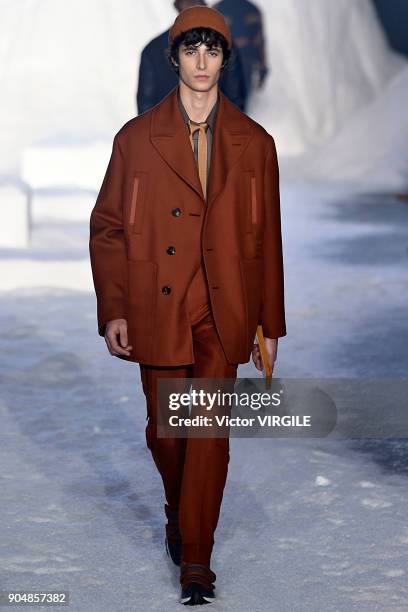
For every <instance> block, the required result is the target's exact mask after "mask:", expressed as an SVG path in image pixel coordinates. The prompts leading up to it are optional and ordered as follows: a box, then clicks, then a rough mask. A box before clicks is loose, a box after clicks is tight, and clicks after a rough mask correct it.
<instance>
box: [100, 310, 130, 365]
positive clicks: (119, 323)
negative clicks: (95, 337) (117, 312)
mask: <svg viewBox="0 0 408 612" xmlns="http://www.w3.org/2000/svg"><path fill="white" fill-rule="evenodd" d="M118 336H119V342H120V344H119V343H118ZM105 341H106V344H107V346H108V350H109V352H110V354H111V355H116V356H117V355H128V356H129V355H130V351H131V349H132V347H131V346H130V345H128V335H127V321H126V319H114V320H112V321H108V323H107V324H106V331H105Z"/></svg>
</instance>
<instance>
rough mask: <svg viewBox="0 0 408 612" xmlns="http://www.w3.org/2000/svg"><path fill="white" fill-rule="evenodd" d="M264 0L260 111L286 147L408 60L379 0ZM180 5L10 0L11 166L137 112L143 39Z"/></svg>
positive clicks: (3, 125) (4, 43) (361, 102)
mask: <svg viewBox="0 0 408 612" xmlns="http://www.w3.org/2000/svg"><path fill="white" fill-rule="evenodd" d="M258 5H259V6H260V7H261V8H262V9H263V11H264V16H265V28H266V38H267V51H268V58H269V65H270V67H271V74H270V77H269V78H268V80H267V82H266V84H265V88H264V91H263V92H262V93H261V94H258V95H256V96H254V98H253V100H252V103H251V105H250V109H249V114H251V116H253V118H255V119H256V120H257V121H259V122H260V123H262V125H264V126H265V127H266V129H267V130H268V131H269V132H270V133H271V134H273V136H274V137H275V139H276V141H277V145H278V150H279V153H280V155H281V156H285V155H294V154H299V153H303V152H305V151H308V150H310V148H311V147H313V146H316V145H319V144H321V143H324V142H326V141H327V139H329V138H330V137H331V136H332V135H334V134H336V133H337V132H338V131H339V130H340V128H342V127H344V126H346V124H347V119H348V117H350V116H351V115H352V114H353V113H355V112H356V111H358V109H361V108H364V107H365V105H367V104H368V103H370V102H371V101H373V100H375V99H376V98H378V97H379V96H380V95H381V92H383V91H385V90H386V88H387V85H388V83H389V82H390V80H391V79H392V78H393V77H394V75H395V74H396V73H397V72H398V71H400V70H401V68H403V67H404V66H405V65H406V62H405V60H403V59H402V58H400V57H399V56H397V55H396V54H394V53H392V52H391V51H390V50H389V48H388V47H387V45H386V42H385V39H384V35H383V33H382V30H381V29H380V26H379V23H378V21H377V18H376V15H375V13H374V10H373V8H372V6H371V1H370V0H336V1H335V2H328V1H327V0H307V2H305V0H269V1H267V0H260V1H259V2H258ZM175 16H176V12H175V10H174V9H173V7H172V4H171V2H170V1H167V0H149V2H145V1H142V0H70V1H69V2H66V0H2V2H1V3H0V24H1V26H0V28H1V31H0V87H1V92H2V96H1V101H2V112H1V114H0V132H1V135H2V146H1V149H0V174H3V175H4V174H16V175H18V174H19V172H20V170H21V155H22V151H23V150H24V149H25V148H27V147H32V146H38V145H44V146H52V145H53V144H58V145H63V144H64V143H66V144H69V145H72V144H75V145H81V144H82V143H86V144H89V143H95V142H98V141H105V142H111V140H112V137H113V135H114V133H115V132H116V131H117V130H118V129H119V128H120V127H121V125H123V123H125V122H126V121H127V120H128V119H130V118H131V117H132V116H134V115H135V114H136V105H135V92H136V83H137V72H138V62H139V55H140V51H141V49H142V48H143V46H144V45H145V44H146V43H147V42H148V41H149V40H150V39H151V38H152V37H153V36H155V35H157V34H158V33H160V32H162V31H163V30H164V29H166V28H167V27H168V26H169V24H170V23H171V22H172V21H173V20H174V18H175ZM347 146H349V145H347Z"/></svg>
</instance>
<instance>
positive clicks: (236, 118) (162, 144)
mask: <svg viewBox="0 0 408 612" xmlns="http://www.w3.org/2000/svg"><path fill="white" fill-rule="evenodd" d="M178 87H179V85H176V87H174V89H172V90H171V92H170V93H169V94H168V95H167V96H166V97H165V98H164V99H163V100H162V101H161V102H160V103H159V104H158V105H157V106H156V107H155V108H154V109H152V118H151V126H150V139H151V142H152V145H153V146H154V147H155V148H156V149H157V151H158V153H159V154H160V155H161V157H162V158H163V160H164V161H165V162H166V163H167V164H168V165H169V166H170V167H171V168H172V169H173V170H174V172H176V173H177V174H178V175H179V176H180V178H182V179H183V180H184V181H185V182H186V183H187V184H188V185H190V187H191V188H192V189H194V191H195V192H196V193H197V194H198V195H199V196H200V197H201V198H202V199H203V192H202V189H201V183H200V178H199V175H198V171H197V167H196V163H195V159H194V153H193V150H192V148H191V144H190V139H189V137H188V133H187V129H186V125H185V123H184V120H183V117H182V115H181V112H180V108H179V105H178V101H177V89H178ZM219 93H220V102H219V106H218V110H217V115H216V118H215V124H214V138H213V143H212V151H211V170H210V177H209V182H208V194H207V206H209V205H210V204H211V203H212V202H213V201H214V200H215V198H216V197H217V195H218V194H219V193H220V192H221V191H222V189H223V187H224V185H225V182H226V180H227V176H228V173H229V171H230V169H231V168H232V166H233V165H234V164H235V163H236V162H237V161H238V159H239V158H240V156H241V155H242V153H243V152H244V150H245V148H246V146H247V144H248V142H249V140H250V138H251V135H252V131H251V128H250V126H249V122H248V123H247V122H246V121H243V117H242V113H241V112H240V111H239V109H238V108H237V107H236V106H235V105H234V104H232V103H231V102H230V101H229V100H228V98H227V97H226V96H225V94H224V93H223V92H222V91H221V90H220V92H219ZM203 204H204V199H203Z"/></svg>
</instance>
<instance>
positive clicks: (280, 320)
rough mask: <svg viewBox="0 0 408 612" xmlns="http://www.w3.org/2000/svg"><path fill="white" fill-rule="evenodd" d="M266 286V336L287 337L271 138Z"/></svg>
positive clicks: (267, 177) (276, 169) (276, 172)
mask: <svg viewBox="0 0 408 612" xmlns="http://www.w3.org/2000/svg"><path fill="white" fill-rule="evenodd" d="M264 197H265V217H264V237H263V255H264V284H263V295H262V310H261V320H260V321H259V323H261V324H262V329H263V333H264V336H266V337H267V338H278V337H280V336H286V322H285V305H284V276H283V254H282V235H281V214H280V195H279V166H278V158H277V154H276V147H275V141H274V139H273V138H272V136H271V137H270V141H269V146H268V150H267V155H266V161H265V176H264Z"/></svg>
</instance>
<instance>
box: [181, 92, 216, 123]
mask: <svg viewBox="0 0 408 612" xmlns="http://www.w3.org/2000/svg"><path fill="white" fill-rule="evenodd" d="M177 99H178V103H179V107H180V110H181V113H182V115H183V119H184V121H185V122H186V123H188V122H189V120H190V118H189V116H188V114H187V111H186V109H185V107H184V104H183V102H182V101H181V96H180V90H179V89H177ZM219 101H220V94H219V92H218V95H217V101H216V103H215V104H214V106H213V107H212V109H211V111H210V114H209V115H208V117H207V119H206V122H207V123H208V126H209V128H210V130H211V131H212V132H214V123H215V117H216V114H217V110H218V105H219Z"/></svg>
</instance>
